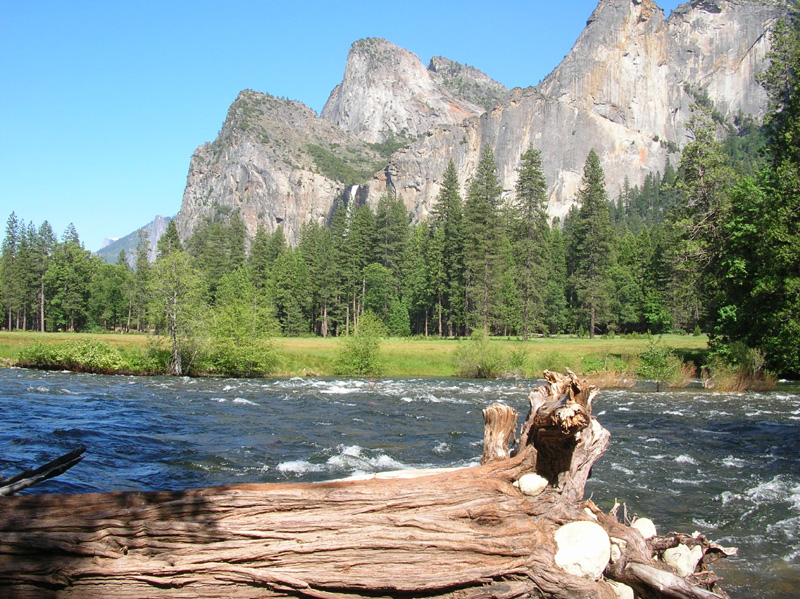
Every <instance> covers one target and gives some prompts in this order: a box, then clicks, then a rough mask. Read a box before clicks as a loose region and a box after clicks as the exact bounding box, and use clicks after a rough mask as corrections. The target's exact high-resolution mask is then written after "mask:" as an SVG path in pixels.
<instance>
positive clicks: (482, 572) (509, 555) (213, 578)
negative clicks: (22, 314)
mask: <svg viewBox="0 0 800 599" xmlns="http://www.w3.org/2000/svg"><path fill="white" fill-rule="evenodd" d="M547 377H548V384H547V385H546V386H544V387H539V388H537V389H536V390H535V391H534V392H533V393H531V411H530V413H529V414H528V418H527V419H526V423H525V425H524V426H523V429H522V432H521V433H520V438H519V444H518V446H517V447H516V448H515V449H514V450H513V451H510V449H509V447H508V444H509V442H510V441H512V440H513V436H514V430H515V428H516V412H515V411H514V410H513V409H511V408H509V407H508V406H501V405H498V404H495V405H493V406H490V407H489V408H487V410H486V411H485V419H486V428H487V429H491V431H489V430H487V431H486V434H485V439H487V443H486V447H487V448H488V449H487V453H490V454H492V455H491V456H489V457H487V456H484V462H485V463H484V464H482V465H481V466H477V467H472V468H464V469H456V470H449V471H445V472H436V473H433V474H431V473H430V472H424V473H422V476H417V477H416V478H413V479H412V480H409V479H408V478H405V477H404V476H408V473H405V474H401V475H395V476H394V477H390V476H378V475H376V476H375V477H374V478H372V479H369V480H358V481H354V480H344V481H332V482H326V483H312V484H300V483H296V484H250V485H237V486H229V487H219V488H208V489H194V490H188V491H163V492H152V493H137V492H125V493H108V494H93V495H40V496H24V497H8V498H2V500H1V501H0V508H1V509H0V596H3V597H9V598H11V599H23V598H28V597H36V598H39V597H57V598H69V597H81V598H90V599H91V598H95V597H96V598H98V599H99V598H102V599H111V598H118V597H124V598H127V597H130V598H134V597H135V598H140V597H152V598H158V597H170V598H174V597H206V598H208V597H316V598H321V599H351V598H357V597H370V598H375V597H426V598H445V597H447V598H453V599H456V598H457V599H478V598H490V597H491V598H508V599H511V598H516V597H520V598H521V597H548V598H565V599H572V598H589V597H592V598H599V599H613V598H614V597H616V595H615V592H614V590H613V589H612V586H611V585H610V584H608V580H618V581H620V582H623V583H625V584H628V585H630V586H632V587H633V588H635V589H636V591H637V593H638V594H639V596H640V597H644V598H660V597H689V598H692V599H694V598H695V597H702V598H704V599H708V598H709V597H720V596H722V595H717V594H714V593H712V592H711V591H710V590H708V589H707V588H706V587H707V586H709V585H708V584H707V581H708V580H709V578H707V577H706V578H705V579H703V580H701V582H702V583H703V584H705V587H704V586H703V584H699V583H698V582H697V580H694V579H691V577H687V578H686V579H681V578H678V577H677V576H676V575H675V574H674V573H672V572H671V571H670V569H669V566H666V565H665V564H663V563H661V562H659V561H657V560H656V559H654V557H653V556H654V555H657V553H658V549H657V548H655V545H654V543H655V541H653V540H651V541H645V540H644V539H643V538H642V536H641V534H640V533H639V532H638V531H637V530H634V529H632V528H630V527H628V526H626V525H624V524H623V523H621V522H619V521H618V519H617V518H616V515H615V513H612V514H604V513H603V512H602V511H601V510H599V509H598V508H597V507H596V506H595V505H594V504H593V503H592V502H581V499H582V495H583V486H584V484H585V481H586V479H587V478H588V476H589V472H590V470H591V466H592V464H593V463H594V462H595V461H596V460H597V459H598V458H599V457H600V455H602V453H603V451H604V450H605V448H606V446H607V444H608V439H609V434H608V432H607V431H606V430H605V429H603V427H602V426H600V424H599V423H598V422H597V420H596V419H594V418H593V417H592V416H591V402H592V398H593V397H594V390H593V389H592V388H590V387H588V386H587V385H586V383H585V381H581V380H579V379H578V378H577V377H575V376H574V375H573V374H572V373H570V372H568V373H567V376H561V375H557V374H554V373H547ZM559 451H562V452H566V453H567V454H568V457H559V456H558V455H556V454H557V453H558V452H559ZM509 454H510V457H507V456H508V455H509ZM534 473H539V474H540V475H541V476H544V477H545V478H546V479H547V480H546V482H547V483H548V484H547V485H546V488H545V489H544V490H543V491H540V492H539V491H537V492H536V493H537V494H526V493H530V491H527V490H525V487H524V485H523V484H522V480H523V478H522V477H523V476H524V475H529V474H534ZM417 474H419V473H417ZM576 521H586V522H591V523H594V524H595V525H597V526H599V527H602V529H603V530H605V531H606V532H607V533H608V537H609V538H610V541H609V545H610V549H611V551H610V555H611V558H610V559H609V560H608V561H607V565H606V566H605V573H604V576H603V577H601V578H600V579H597V580H596V579H594V578H584V577H583V576H580V575H575V574H571V573H569V572H567V571H566V570H565V569H562V567H561V566H559V565H558V564H557V563H556V555H557V554H558V555H560V547H559V545H558V542H557V541H556V540H555V534H556V531H558V530H559V529H560V528H561V527H562V526H564V525H565V524H568V523H573V522H576ZM679 541H680V540H679ZM669 542H672V541H665V543H669ZM687 542H690V541H687ZM615 547H616V551H614V548H615ZM559 563H561V562H559ZM690 579H691V580H690ZM698 580H699V579H698ZM710 584H713V582H712V583H710ZM686 589H689V590H688V591H687V590H686ZM695 591H697V593H698V594H687V593H691V592H695ZM681 593H683V594H681Z"/></svg>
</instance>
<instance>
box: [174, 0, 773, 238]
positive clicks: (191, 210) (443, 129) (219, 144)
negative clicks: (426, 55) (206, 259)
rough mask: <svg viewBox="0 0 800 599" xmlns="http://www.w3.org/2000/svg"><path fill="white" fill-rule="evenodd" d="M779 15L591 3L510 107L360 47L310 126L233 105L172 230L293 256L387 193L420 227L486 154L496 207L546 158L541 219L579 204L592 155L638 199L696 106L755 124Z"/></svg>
mask: <svg viewBox="0 0 800 599" xmlns="http://www.w3.org/2000/svg"><path fill="white" fill-rule="evenodd" d="M785 12H786V7H785V4H784V3H781V2H763V1H759V0H693V1H692V2H689V3H687V4H683V5H681V6H680V7H678V8H676V9H675V10H674V11H673V12H672V14H671V15H670V17H669V18H665V16H664V12H663V11H662V10H661V9H660V8H659V7H658V6H657V5H656V3H655V2H653V0H601V1H600V2H599V4H598V6H597V8H596V9H595V11H594V12H593V13H592V15H591V17H590V18H589V20H588V22H587V25H586V28H585V29H584V31H583V32H582V33H581V35H580V36H579V38H578V40H577V41H576V42H575V45H574V46H573V48H572V50H571V51H570V53H569V54H568V55H567V56H566V57H565V58H564V60H563V61H562V62H561V64H559V65H558V66H557V67H556V68H555V69H554V70H553V72H552V73H551V74H550V75H549V76H548V77H547V78H545V80H544V81H542V83H540V84H539V85H538V86H536V87H530V88H525V89H515V90H513V91H511V92H507V90H505V88H503V87H502V86H501V85H500V84H498V83H496V82H494V81H493V80H491V79H490V78H489V77H488V76H486V75H484V74H483V73H481V72H480V71H478V70H477V69H473V68H472V67H467V66H464V65H460V64H458V63H455V62H453V61H450V60H448V59H445V58H439V57H436V58H434V59H432V60H431V63H430V65H429V66H428V67H427V68H426V67H425V66H424V65H423V64H422V63H421V62H420V61H419V59H418V58H417V57H416V56H415V55H414V54H412V53H410V52H408V51H406V50H403V49H402V48H398V47H397V46H394V45H393V44H391V43H389V42H387V41H385V40H380V39H375V38H370V39H366V40H360V41H358V42H356V43H355V44H353V46H352V48H351V50H350V53H349V56H348V59H347V65H346V68H345V75H344V79H343V81H342V83H341V84H340V85H338V86H337V87H336V88H335V89H334V90H333V92H332V93H331V95H330V98H329V100H328V102H327V103H326V105H325V107H324V109H323V111H322V114H321V116H319V117H318V116H317V115H316V114H315V113H314V112H313V111H312V110H310V109H309V108H307V107H306V106H304V105H302V104H300V103H297V102H290V101H287V100H280V99H277V98H273V97H271V96H268V95H265V94H258V93H256V92H252V91H245V92H242V93H241V94H240V95H239V97H238V98H237V99H236V101H235V102H234V103H233V105H232V106H231V108H230V109H229V111H228V116H227V118H226V120H225V124H224V125H223V127H222V131H221V132H220V135H219V137H218V138H217V139H216V140H215V141H214V142H212V143H209V144H205V145H203V146H201V147H200V148H198V150H197V151H196V152H195V154H194V156H193V157H192V161H191V165H190V168H189V175H188V178H187V185H186V190H185V192H184V197H183V204H182V206H181V210H180V212H179V213H178V216H177V224H178V229H179V231H180V233H181V237H183V238H185V237H188V236H189V234H190V233H191V231H192V230H193V228H194V227H195V226H197V224H198V223H199V222H201V221H202V219H203V218H213V217H215V216H220V215H222V216H224V215H226V214H229V213H231V212H233V211H238V212H239V213H240V214H241V215H242V217H243V219H244V221H245V224H246V227H247V231H248V233H249V234H250V235H253V234H254V233H255V231H256V229H257V227H258V226H259V225H263V226H265V227H266V228H267V230H268V231H272V230H274V228H275V227H276V226H277V225H279V224H280V225H281V226H282V227H283V228H284V231H285V232H286V235H287V238H288V239H289V240H290V241H292V242H296V240H297V235H298V233H299V230H300V226H301V224H302V223H303V222H306V221H309V220H313V221H317V222H324V221H326V220H327V219H329V218H330V216H331V214H332V211H333V210H334V209H335V206H336V205H337V204H338V200H339V199H340V198H343V197H345V198H350V199H354V200H355V201H357V202H359V203H360V202H365V201H366V202H369V203H371V204H373V205H374V204H375V203H376V202H377V200H378V198H379V197H380V195H381V194H382V193H383V192H384V191H385V190H386V189H387V187H388V188H391V189H393V190H395V191H396V192H397V193H399V194H401V195H402V197H403V199H404V200H405V202H406V205H407V206H408V208H409V210H410V211H411V212H412V214H413V216H414V218H415V219H417V220H419V219H423V218H425V217H426V216H427V215H428V213H429V211H430V209H431V207H432V205H433V203H434V200H435V198H436V195H437V194H438V192H439V189H440V186H441V183H442V179H443V173H444V170H445V168H446V166H447V164H448V162H449V160H450V159H453V161H454V162H455V165H456V168H457V170H458V173H459V180H460V182H461V183H462V185H466V182H467V181H468V180H469V178H470V177H471V176H472V175H473V174H474V173H475V170H476V167H477V164H478V159H479V156H480V151H481V148H482V147H484V145H488V146H489V147H490V148H492V150H493V151H494V154H495V161H496V163H497V166H498V174H499V177H500V180H501V182H502V184H503V188H504V193H505V194H506V195H507V196H512V195H513V194H514V185H515V183H516V169H517V167H518V165H519V158H520V155H521V154H522V153H523V152H524V151H525V150H526V149H527V148H528V146H529V145H530V144H533V146H534V147H536V148H538V149H540V150H541V151H542V157H543V166H544V171H545V176H546V178H547V181H548V186H549V191H548V194H549V212H550V214H551V215H552V216H562V215H564V214H565V213H566V212H567V211H568V209H569V207H570V206H571V205H572V203H573V202H574V198H575V196H576V192H577V189H578V186H579V183H580V178H581V175H582V171H583V164H584V162H585V159H586V156H587V154H588V153H589V151H590V149H592V148H594V149H595V150H596V151H597V153H598V155H599V156H600V159H601V163H602V166H603V169H604V171H605V175H606V183H607V188H608V192H609V196H610V197H611V198H616V196H617V194H618V192H619V190H620V189H621V188H622V186H623V184H624V182H625V179H626V178H627V179H628V180H629V182H630V184H631V185H639V184H641V183H642V182H643V181H644V178H645V177H646V176H647V175H648V174H650V173H656V172H659V171H662V170H663V169H664V166H665V164H666V161H667V160H670V161H672V163H673V164H675V163H676V162H677V161H678V159H679V157H680V153H679V152H680V148H681V147H682V146H683V145H685V144H686V143H687V141H688V133H687V123H688V122H689V119H690V118H691V114H692V108H691V107H692V104H693V103H696V102H698V101H700V102H708V101H710V102H713V105H714V108H715V110H716V111H717V113H719V114H720V115H722V116H724V117H725V118H727V119H729V120H731V121H732V120H733V119H734V118H735V117H736V116H737V115H739V114H740V113H742V114H750V115H757V116H758V115H761V114H763V111H764V108H765V103H766V96H765V94H764V92H763V90H762V89H761V87H760V86H759V84H758V83H757V81H756V75H757V74H758V73H759V72H761V71H763V70H764V69H765V68H766V54H767V52H768V49H769V35H768V32H769V29H770V28H771V27H772V25H773V24H774V22H775V21H776V20H777V19H778V18H779V17H780V16H782V15H784V14H785ZM354 183H360V185H359V186H358V187H357V188H356V187H354V186H353V184H354Z"/></svg>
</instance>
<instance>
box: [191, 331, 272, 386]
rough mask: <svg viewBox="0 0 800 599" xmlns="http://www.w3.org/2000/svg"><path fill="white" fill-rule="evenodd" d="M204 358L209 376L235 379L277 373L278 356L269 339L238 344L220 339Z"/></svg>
mask: <svg viewBox="0 0 800 599" xmlns="http://www.w3.org/2000/svg"><path fill="white" fill-rule="evenodd" d="M207 352H208V353H207V355H206V356H204V360H203V362H204V364H205V367H206V368H208V370H209V374H219V375H224V376H233V377H255V376H264V375H267V374H270V373H272V372H274V371H275V368H276V366H277V364H278V356H277V353H276V350H275V346H274V345H273V343H272V342H271V341H270V340H268V339H255V340H253V341H251V342H246V343H241V342H239V343H237V342H235V341H233V340H231V339H218V340H217V341H216V342H215V343H214V345H212V346H211V347H210V348H209V349H208V350H207Z"/></svg>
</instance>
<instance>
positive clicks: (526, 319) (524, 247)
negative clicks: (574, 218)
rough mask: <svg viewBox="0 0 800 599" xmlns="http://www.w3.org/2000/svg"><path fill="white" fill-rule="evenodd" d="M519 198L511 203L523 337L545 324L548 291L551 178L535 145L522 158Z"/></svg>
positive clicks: (517, 196)
mask: <svg viewBox="0 0 800 599" xmlns="http://www.w3.org/2000/svg"><path fill="white" fill-rule="evenodd" d="M517 172H518V179H517V186H516V192H517V194H516V198H515V201H514V203H513V204H512V206H511V230H512V239H513V244H514V248H513V255H514V257H515V264H514V272H515V273H516V287H517V293H518V297H519V308H520V310H521V314H520V326H521V332H522V337H523V339H524V340H526V341H527V340H528V338H529V337H530V335H531V333H532V332H533V331H541V330H543V329H544V328H545V327H544V312H545V305H544V295H543V294H544V293H545V288H546V281H547V269H548V268H549V264H550V256H549V255H548V249H549V248H548V229H549V227H548V224H547V213H546V206H547V182H546V181H545V178H544V172H543V170H542V156H541V153H540V152H539V151H538V150H536V149H534V148H533V146H531V147H529V148H528V150H527V151H526V152H525V153H524V154H523V155H522V157H521V158H520V166H519V169H518V170H517Z"/></svg>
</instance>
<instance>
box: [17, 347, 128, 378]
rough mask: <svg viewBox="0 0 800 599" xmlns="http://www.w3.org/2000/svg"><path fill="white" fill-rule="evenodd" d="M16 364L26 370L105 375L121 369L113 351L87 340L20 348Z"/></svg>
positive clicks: (119, 360) (117, 354) (120, 364)
mask: <svg viewBox="0 0 800 599" xmlns="http://www.w3.org/2000/svg"><path fill="white" fill-rule="evenodd" d="M17 364H18V365H19V366H25V367H30V368H42V369H48V370H52V369H59V368H63V369H65V370H74V371H76V372H93V373H99V374H108V373H112V372H120V371H122V370H124V366H125V364H124V361H123V359H122V356H121V355H120V352H119V350H118V349H117V348H115V347H112V346H111V345H109V344H108V343H103V342H100V341H94V340H91V339H87V340H79V341H70V342H67V343H62V344H60V345H44V344H42V343H37V344H36V345H33V346H32V347H29V348H25V349H23V350H22V351H21V352H20V354H19V356H18V357H17Z"/></svg>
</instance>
